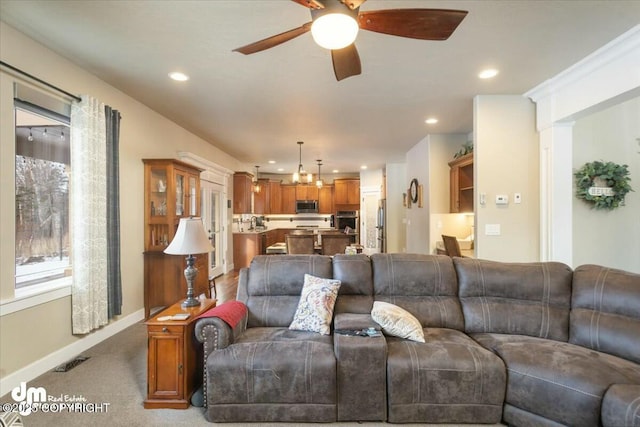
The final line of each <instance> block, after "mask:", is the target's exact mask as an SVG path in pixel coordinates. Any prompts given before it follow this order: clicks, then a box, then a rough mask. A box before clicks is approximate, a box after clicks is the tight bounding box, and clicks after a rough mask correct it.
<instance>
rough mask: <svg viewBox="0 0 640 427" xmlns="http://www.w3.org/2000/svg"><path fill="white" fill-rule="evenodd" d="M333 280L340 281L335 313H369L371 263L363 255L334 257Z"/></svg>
mask: <svg viewBox="0 0 640 427" xmlns="http://www.w3.org/2000/svg"><path fill="white" fill-rule="evenodd" d="M333 278H334V279H337V280H340V282H341V283H342V284H341V285H340V292H339V293H338V300H337V301H336V306H335V309H334V311H335V313H336V314H337V313H359V314H369V313H371V307H372V305H373V273H372V271H371V261H370V260H369V257H368V256H367V255H364V254H357V255H335V256H334V257H333Z"/></svg>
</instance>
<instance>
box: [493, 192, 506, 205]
mask: <svg viewBox="0 0 640 427" xmlns="http://www.w3.org/2000/svg"><path fill="white" fill-rule="evenodd" d="M508 204H509V196H507V195H506V194H498V195H496V205H508Z"/></svg>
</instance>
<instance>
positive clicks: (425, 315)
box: [371, 253, 464, 330]
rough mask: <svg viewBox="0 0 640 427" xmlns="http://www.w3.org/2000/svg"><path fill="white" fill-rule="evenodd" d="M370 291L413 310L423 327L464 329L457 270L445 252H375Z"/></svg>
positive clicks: (380, 298)
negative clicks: (425, 253) (424, 253)
mask: <svg viewBox="0 0 640 427" xmlns="http://www.w3.org/2000/svg"><path fill="white" fill-rule="evenodd" d="M371 265H372V268H373V292H374V299H375V300H376V301H384V302H389V303H391V304H395V305H397V306H400V307H402V308H404V309H405V310H407V311H408V312H410V313H411V314H413V315H414V316H415V317H416V318H417V319H418V320H419V321H420V323H421V324H422V326H423V327H429V326H431V327H438V328H451V329H458V330H463V329H464V319H463V317H462V310H461V308H460V302H459V301H458V297H457V293H458V287H457V283H456V273H455V270H454V268H453V263H452V262H451V258H450V257H448V256H444V255H422V254H397V253H396V254H374V255H371Z"/></svg>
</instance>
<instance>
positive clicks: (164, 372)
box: [144, 299, 216, 409]
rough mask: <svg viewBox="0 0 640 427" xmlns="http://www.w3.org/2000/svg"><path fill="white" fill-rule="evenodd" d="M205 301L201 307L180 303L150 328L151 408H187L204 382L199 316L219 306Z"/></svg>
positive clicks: (148, 403)
mask: <svg viewBox="0 0 640 427" xmlns="http://www.w3.org/2000/svg"><path fill="white" fill-rule="evenodd" d="M215 305H216V301H215V300H211V299H206V300H203V301H202V302H201V303H200V305H199V306H196V307H187V308H183V307H181V306H180V302H177V303H175V304H174V305H172V306H171V307H169V308H167V309H166V310H164V311H162V312H161V313H159V314H157V315H155V316H154V317H153V318H152V319H150V320H149V321H147V322H146V325H147V336H148V338H147V344H148V349H147V398H146V399H145V401H144V407H145V408H147V409H157V408H172V409H187V408H188V407H189V406H190V405H191V403H190V399H191V395H192V394H193V392H194V391H195V390H196V388H197V387H198V386H199V385H200V384H201V383H202V344H200V343H199V342H198V341H197V340H196V337H195V333H194V329H195V324H196V320H197V318H198V316H199V315H200V314H202V313H204V312H205V311H207V310H209V309H211V308H213V307H215ZM178 313H188V314H189V317H188V318H187V319H185V320H160V319H161V318H162V317H163V316H172V315H174V314H178Z"/></svg>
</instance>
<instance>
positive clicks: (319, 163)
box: [316, 159, 323, 188]
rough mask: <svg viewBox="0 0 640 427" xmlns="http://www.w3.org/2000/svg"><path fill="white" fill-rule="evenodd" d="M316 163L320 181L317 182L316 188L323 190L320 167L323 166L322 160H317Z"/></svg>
mask: <svg viewBox="0 0 640 427" xmlns="http://www.w3.org/2000/svg"><path fill="white" fill-rule="evenodd" d="M316 162H318V179H317V180H316V187H318V188H322V185H323V183H322V177H321V175H320V166H322V160H320V159H318V160H316Z"/></svg>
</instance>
